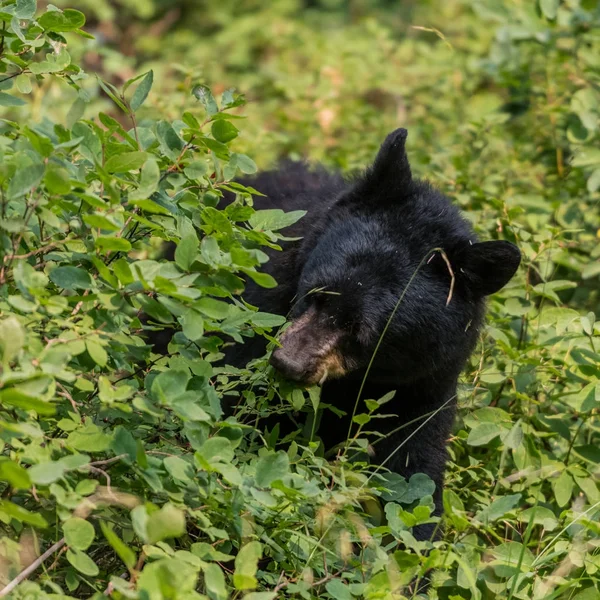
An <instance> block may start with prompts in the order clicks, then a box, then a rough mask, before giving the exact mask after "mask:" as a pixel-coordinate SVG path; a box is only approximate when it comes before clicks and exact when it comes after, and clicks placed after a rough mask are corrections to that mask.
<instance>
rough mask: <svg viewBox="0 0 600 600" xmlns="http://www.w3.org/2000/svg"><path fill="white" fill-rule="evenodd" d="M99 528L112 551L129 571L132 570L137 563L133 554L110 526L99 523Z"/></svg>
mask: <svg viewBox="0 0 600 600" xmlns="http://www.w3.org/2000/svg"><path fill="white" fill-rule="evenodd" d="M100 528H101V529H102V533H103V534H104V537H105V538H106V539H107V541H108V543H109V544H110V545H111V547H112V549H113V550H114V551H115V552H116V553H117V556H118V557H119V558H120V559H121V560H122V561H123V563H124V564H125V566H126V567H127V568H128V569H129V570H132V569H133V568H134V567H135V565H136V562H137V559H136V556H135V552H134V551H133V550H132V549H131V548H130V547H129V546H127V544H125V543H124V542H123V541H122V540H121V538H119V536H118V535H117V534H116V533H115V532H114V531H113V529H112V526H111V525H110V524H108V523H105V522H104V521H100Z"/></svg>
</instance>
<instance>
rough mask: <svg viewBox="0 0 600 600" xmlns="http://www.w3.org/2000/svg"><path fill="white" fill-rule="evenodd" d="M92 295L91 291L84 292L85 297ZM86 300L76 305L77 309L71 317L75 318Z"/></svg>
mask: <svg viewBox="0 0 600 600" xmlns="http://www.w3.org/2000/svg"><path fill="white" fill-rule="evenodd" d="M89 293H90V290H85V292H83V295H84V296H87V295H88V294H89ZM83 303H84V300H80V301H79V302H78V303H77V304H76V305H75V308H74V309H73V312H72V313H71V316H72V317H74V316H75V315H76V314H77V313H78V312H79V311H80V310H81V307H82V306H83Z"/></svg>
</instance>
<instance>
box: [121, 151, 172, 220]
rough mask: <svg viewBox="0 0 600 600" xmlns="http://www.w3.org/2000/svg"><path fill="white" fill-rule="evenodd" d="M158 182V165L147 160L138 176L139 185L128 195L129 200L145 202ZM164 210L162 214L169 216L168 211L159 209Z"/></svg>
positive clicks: (151, 160)
mask: <svg viewBox="0 0 600 600" xmlns="http://www.w3.org/2000/svg"><path fill="white" fill-rule="evenodd" d="M159 181H160V169H159V167H158V163H157V162H156V161H155V160H153V159H149V160H147V161H146V163H145V164H144V166H143V167H142V171H141V175H140V185H139V187H138V189H137V190H134V191H133V192H132V193H131V194H130V195H129V199H130V200H147V199H149V198H150V196H152V194H154V192H155V191H156V189H157V187H158V183H159ZM160 208H162V209H163V210H164V213H163V214H169V211H167V210H166V209H164V208H163V207H162V206H161V207H160Z"/></svg>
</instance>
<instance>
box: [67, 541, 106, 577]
mask: <svg viewBox="0 0 600 600" xmlns="http://www.w3.org/2000/svg"><path fill="white" fill-rule="evenodd" d="M67 560H68V561H69V562H70V563H71V565H72V566H73V567H75V568H76V569H77V570H78V571H79V572H80V573H83V574H84V575H87V576H88V577H96V575H98V573H100V569H99V568H98V566H97V565H96V563H95V562H94V561H93V560H92V559H91V558H90V557H89V556H88V555H87V554H86V553H85V552H82V551H81V550H77V549H74V548H69V550H67Z"/></svg>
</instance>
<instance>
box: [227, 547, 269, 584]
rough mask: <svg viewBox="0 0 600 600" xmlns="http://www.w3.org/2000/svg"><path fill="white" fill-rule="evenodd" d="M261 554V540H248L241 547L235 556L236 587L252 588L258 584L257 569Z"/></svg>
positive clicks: (234, 575)
mask: <svg viewBox="0 0 600 600" xmlns="http://www.w3.org/2000/svg"><path fill="white" fill-rule="evenodd" d="M261 556H262V546H261V544H260V542H257V541H253V542H248V543H247V544H245V545H244V546H242V547H241V548H240V551H239V552H238V554H237V556H236V557H235V572H234V573H233V585H234V586H235V588H236V589H238V590H252V589H254V588H255V587H256V586H257V584H258V582H257V580H256V571H257V569H258V561H259V559H260V557H261Z"/></svg>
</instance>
